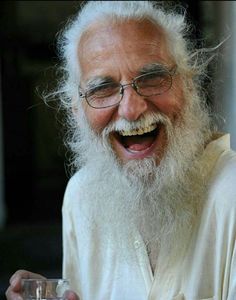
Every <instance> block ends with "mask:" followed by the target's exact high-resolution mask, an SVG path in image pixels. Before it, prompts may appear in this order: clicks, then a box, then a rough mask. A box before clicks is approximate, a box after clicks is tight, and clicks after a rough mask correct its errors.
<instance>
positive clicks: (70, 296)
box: [63, 290, 80, 300]
mask: <svg viewBox="0 0 236 300" xmlns="http://www.w3.org/2000/svg"><path fill="white" fill-rule="evenodd" d="M63 298H64V299H65V300H80V299H79V296H78V295H77V294H76V293H75V292H73V291H70V290H68V291H66V292H65V293H64V295H63Z"/></svg>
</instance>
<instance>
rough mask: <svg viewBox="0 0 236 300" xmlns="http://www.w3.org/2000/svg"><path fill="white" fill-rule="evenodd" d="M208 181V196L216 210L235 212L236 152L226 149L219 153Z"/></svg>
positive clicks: (219, 211) (221, 212) (220, 212)
mask: <svg viewBox="0 0 236 300" xmlns="http://www.w3.org/2000/svg"><path fill="white" fill-rule="evenodd" d="M209 182H210V183H209V197H210V199H211V201H212V202H213V203H212V204H213V205H214V208H215V210H216V212H218V213H219V214H221V215H222V214H223V213H224V212H225V213H226V214H227V215H229V214H231V213H232V212H233V213H234V214H236V152H234V151H233V150H230V149H228V150H225V151H223V152H222V153H221V155H220V156H219V158H218V159H217V161H216V164H215V166H214V168H213V170H212V174H211V178H210V181H209Z"/></svg>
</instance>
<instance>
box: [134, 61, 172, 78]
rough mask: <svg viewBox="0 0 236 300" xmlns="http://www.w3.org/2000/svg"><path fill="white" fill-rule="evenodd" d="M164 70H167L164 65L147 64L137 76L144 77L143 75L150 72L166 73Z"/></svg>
mask: <svg viewBox="0 0 236 300" xmlns="http://www.w3.org/2000/svg"><path fill="white" fill-rule="evenodd" d="M166 70H168V67H167V66H166V65H163V64H159V63H151V64H147V65H145V66H143V67H142V68H141V69H140V70H139V74H140V75H144V74H146V73H150V72H160V71H166Z"/></svg>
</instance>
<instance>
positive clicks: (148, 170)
mask: <svg viewBox="0 0 236 300" xmlns="http://www.w3.org/2000/svg"><path fill="white" fill-rule="evenodd" d="M150 117H151V118H154V119H155V120H156V119H158V120H162V122H163V124H164V125H165V127H166V134H167V138H168V145H167V148H166V149H165V155H164V157H163V158H162V160H161V162H160V164H159V165H158V166H157V165H156V160H155V158H146V159H143V160H136V161H135V160H132V161H130V162H128V163H126V164H125V165H122V164H120V163H119V161H118V160H117V158H116V156H115V154H114V152H113V150H112V148H111V146H110V144H109V138H108V136H109V132H110V131H111V130H113V129H114V126H116V124H115V125H114V124H111V125H110V126H109V127H108V128H106V129H105V130H104V132H103V133H102V135H101V136H97V134H95V133H94V132H93V131H92V130H91V128H90V127H89V124H88V122H87V120H86V117H85V115H84V112H83V110H82V108H81V109H80V115H79V117H78V123H79V131H78V132H77V135H76V137H75V141H76V143H75V144H74V145H72V146H73V147H74V150H75V152H76V153H79V155H77V156H76V159H77V161H76V163H77V165H78V166H80V167H81V166H82V169H83V170H84V174H86V175H85V177H84V180H83V183H82V184H81V189H80V190H81V197H82V198H83V203H82V204H81V209H82V210H83V214H84V215H85V216H86V218H87V220H89V222H88V224H89V226H91V229H92V228H93V227H96V228H98V227H99V228H100V230H102V232H103V234H104V235H105V236H106V239H105V240H107V241H114V245H113V246H114V247H115V248H116V251H120V253H126V254H125V255H127V253H129V251H127V249H130V248H133V242H134V240H133V232H134V231H139V233H140V234H141V236H142V237H143V240H144V242H145V243H146V245H147V248H148V249H149V250H150V257H151V259H152V258H153V261H155V259H156V257H157V256H159V257H160V256H161V253H165V256H168V255H166V254H167V252H172V253H174V255H176V254H177V253H180V252H182V253H183V252H184V247H185V245H186V244H187V242H188V239H189V238H190V235H191V232H192V231H193V228H194V225H195V221H196V219H197V216H198V214H199V212H200V210H201V206H202V199H203V193H204V170H202V169H201V164H200V163H199V158H200V156H201V154H202V152H203V149H204V146H205V143H206V141H207V140H208V139H209V137H210V130H209V120H208V117H207V114H206V113H205V112H204V111H202V110H201V109H200V108H199V107H198V106H195V107H191V106H190V105H188V106H186V109H185V111H184V112H183V113H182V115H181V116H180V118H179V119H178V121H177V122H176V123H175V124H172V123H171V122H170V120H169V119H168V118H167V117H166V116H163V115H160V114H155V115H152V116H150V115H149V116H148V118H150ZM144 118H145V116H144ZM124 123H125V122H124ZM118 126H119V124H118ZM193 191H194V192H193ZM112 243H113V242H112Z"/></svg>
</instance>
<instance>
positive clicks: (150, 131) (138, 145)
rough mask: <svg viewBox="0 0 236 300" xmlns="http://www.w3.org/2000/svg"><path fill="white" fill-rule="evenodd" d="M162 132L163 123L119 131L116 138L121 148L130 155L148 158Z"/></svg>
mask: <svg viewBox="0 0 236 300" xmlns="http://www.w3.org/2000/svg"><path fill="white" fill-rule="evenodd" d="M160 130H161V123H154V124H151V125H149V126H146V127H143V128H136V129H132V130H121V131H117V132H115V133H114V137H115V140H116V142H117V143H118V144H119V148H121V147H122V148H123V151H125V152H128V153H129V154H130V155H134V156H135V155H142V156H148V155H149V154H151V152H152V151H151V150H152V148H153V147H154V145H155V144H156V141H157V140H158V137H159V134H160ZM134 158H139V157H134ZM140 158H142V157H140Z"/></svg>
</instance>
